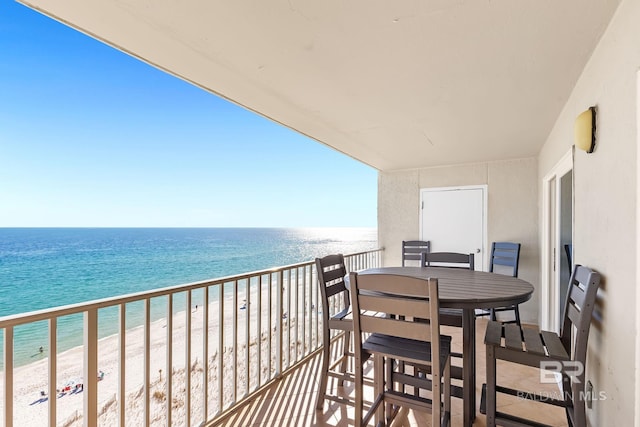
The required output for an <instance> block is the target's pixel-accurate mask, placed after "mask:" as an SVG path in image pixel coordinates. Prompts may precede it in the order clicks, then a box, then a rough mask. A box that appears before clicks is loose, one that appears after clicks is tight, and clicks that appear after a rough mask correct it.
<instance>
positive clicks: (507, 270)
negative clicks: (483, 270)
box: [476, 242, 521, 327]
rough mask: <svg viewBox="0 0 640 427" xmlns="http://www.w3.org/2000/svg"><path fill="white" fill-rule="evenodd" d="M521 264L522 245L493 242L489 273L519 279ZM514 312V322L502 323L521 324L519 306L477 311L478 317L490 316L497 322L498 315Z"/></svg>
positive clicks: (504, 321)
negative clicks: (519, 266)
mask: <svg viewBox="0 0 640 427" xmlns="http://www.w3.org/2000/svg"><path fill="white" fill-rule="evenodd" d="M519 263H520V243H512V242H493V243H492V244H491V258H490V260H489V271H490V272H491V273H500V274H507V275H509V276H511V277H518V264H519ZM505 311H513V316H514V318H513V320H502V323H516V324H517V325H518V327H520V326H521V324H520V309H519V308H518V305H517V304H516V305H512V306H509V307H501V308H490V309H488V310H476V316H477V317H480V316H490V319H491V320H497V317H496V313H499V312H505Z"/></svg>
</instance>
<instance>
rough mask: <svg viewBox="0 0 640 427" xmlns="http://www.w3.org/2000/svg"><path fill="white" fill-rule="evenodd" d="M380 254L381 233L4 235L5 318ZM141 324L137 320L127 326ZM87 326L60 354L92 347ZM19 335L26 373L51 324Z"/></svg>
mask: <svg viewBox="0 0 640 427" xmlns="http://www.w3.org/2000/svg"><path fill="white" fill-rule="evenodd" d="M376 248H377V230H376V229H374V228H0V317H2V316H6V315H10V314H17V313H24V312H29V311H34V310H40V309H45V308H51V307H57V306H62V305H67V304H73V303H79V302H85V301H90V300H95V299H100V298H106V297H112V296H119V295H125V294H129V293H133V292H140V291H146V290H150V289H157V288H162V287H166V286H173V285H179V284H184V283H189V282H194V281H200V280H207V279H214V278H219V277H224V276H229V275H234V274H240V273H245V272H251V271H256V270H262V269H266V268H271V267H277V266H282V265H288V264H294V263H298V262H303V261H309V260H313V259H314V258H315V257H317V256H324V255H327V254H330V253H344V254H348V253H353V252H360V251H365V250H370V249H376ZM196 298H197V297H196ZM180 308H181V307H180V304H177V305H176V310H179V309H180ZM182 309H184V307H182ZM132 310H135V308H132ZM152 314H153V312H152ZM162 315H163V312H162V310H156V313H155V315H153V317H158V316H162ZM109 316H113V317H115V312H114V313H112V314H110V313H109V312H106V313H102V311H101V313H100V328H101V330H100V335H101V336H106V335H109V334H112V333H115V329H114V328H115V326H114V322H110V321H109ZM140 320H141V319H139V318H136V316H135V315H132V316H130V315H129V313H128V315H127V321H128V323H127V328H130V327H134V326H137V325H138V324H139V322H140ZM81 325H82V318H81V317H79V316H67V317H65V318H62V319H60V321H59V330H58V348H59V351H64V350H65V349H69V348H72V347H74V346H77V345H80V344H81V343H82V328H81ZM103 325H104V326H103ZM14 334H15V335H14V346H15V352H14V363H15V365H16V366H20V365H24V364H27V363H30V362H33V361H35V360H37V359H38V358H39V357H42V354H40V353H39V351H38V349H39V347H40V346H42V345H43V344H45V343H46V342H47V328H46V324H44V323H42V322H41V324H33V325H28V326H24V327H19V328H16V329H15V331H14ZM1 338H2V331H0V339H1ZM1 343H2V341H1V340H0V347H1V346H2V344H1ZM1 354H2V349H1V348H0V356H1ZM0 360H1V359H0Z"/></svg>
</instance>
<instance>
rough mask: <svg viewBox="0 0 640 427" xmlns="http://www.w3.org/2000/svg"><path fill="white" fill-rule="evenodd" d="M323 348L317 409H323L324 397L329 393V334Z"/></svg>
mask: <svg viewBox="0 0 640 427" xmlns="http://www.w3.org/2000/svg"><path fill="white" fill-rule="evenodd" d="M323 347H324V348H323V349H322V371H321V372H320V385H319V386H318V399H317V401H316V409H322V408H323V407H324V396H325V394H326V392H327V379H328V377H329V375H328V372H329V362H330V361H331V340H330V337H329V334H328V333H325V334H324V343H323Z"/></svg>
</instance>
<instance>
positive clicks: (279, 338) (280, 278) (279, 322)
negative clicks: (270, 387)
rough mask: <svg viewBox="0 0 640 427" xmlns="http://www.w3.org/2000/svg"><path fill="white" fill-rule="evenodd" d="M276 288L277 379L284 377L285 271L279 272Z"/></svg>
mask: <svg viewBox="0 0 640 427" xmlns="http://www.w3.org/2000/svg"><path fill="white" fill-rule="evenodd" d="M277 282H278V283H277V286H276V313H277V319H276V329H277V331H276V375H275V376H276V377H279V376H281V375H282V314H283V313H282V292H283V291H284V290H283V284H284V270H280V271H279V272H278V280H277Z"/></svg>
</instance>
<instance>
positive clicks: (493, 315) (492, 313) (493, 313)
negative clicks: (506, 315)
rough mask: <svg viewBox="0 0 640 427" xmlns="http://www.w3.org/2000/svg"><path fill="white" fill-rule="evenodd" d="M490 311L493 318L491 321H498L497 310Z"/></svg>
mask: <svg viewBox="0 0 640 427" xmlns="http://www.w3.org/2000/svg"><path fill="white" fill-rule="evenodd" d="M489 310H490V311H491V317H490V319H491V320H494V321H495V320H498V319H496V310H495V309H493V308H491V309H489Z"/></svg>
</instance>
